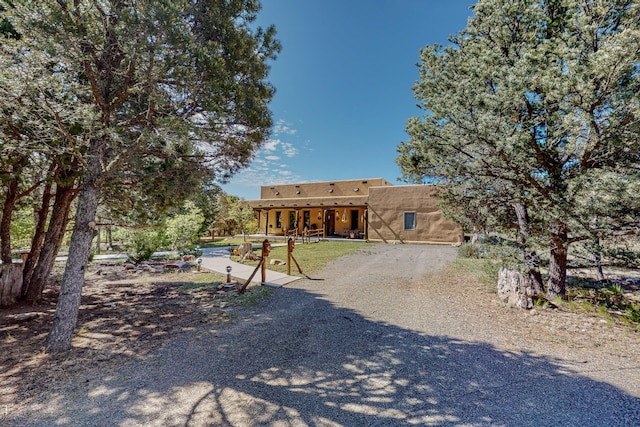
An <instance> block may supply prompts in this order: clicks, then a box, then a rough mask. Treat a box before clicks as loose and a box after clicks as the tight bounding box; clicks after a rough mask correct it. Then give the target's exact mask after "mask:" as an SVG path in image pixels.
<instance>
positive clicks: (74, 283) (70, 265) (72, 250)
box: [46, 172, 99, 353]
mask: <svg viewBox="0 0 640 427" xmlns="http://www.w3.org/2000/svg"><path fill="white" fill-rule="evenodd" d="M98 196H99V192H98V188H97V187H96V185H95V177H94V176H92V174H91V172H86V173H85V177H84V182H83V185H82V192H81V194H80V198H79V199H78V210H77V212H76V218H75V220H76V222H75V225H74V227H73V233H72V234H71V243H70V245H69V256H68V258H67V264H66V266H65V270H64V275H63V277H62V285H61V288H60V296H59V298H58V305H57V307H56V313H55V316H54V319H53V326H52V327H51V332H50V333H49V337H48V338H47V348H46V350H47V351H48V352H53V353H55V352H62V351H67V350H69V349H71V340H72V338H73V332H74V330H75V327H76V322H77V321H78V311H79V309H80V298H81V296H82V285H83V284H84V275H85V272H86V268H87V264H88V262H89V253H90V252H91V241H92V240H93V237H94V235H95V233H94V227H95V215H96V211H97V208H98Z"/></svg>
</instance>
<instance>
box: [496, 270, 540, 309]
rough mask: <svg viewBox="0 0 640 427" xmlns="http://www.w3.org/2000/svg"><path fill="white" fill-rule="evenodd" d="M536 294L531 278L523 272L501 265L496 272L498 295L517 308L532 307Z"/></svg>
mask: <svg viewBox="0 0 640 427" xmlns="http://www.w3.org/2000/svg"><path fill="white" fill-rule="evenodd" d="M535 295H536V292H535V289H534V287H533V286H532V283H531V279H529V277H528V276H525V275H524V274H522V273H520V272H518V271H515V270H509V269H508V268H505V267H502V268H500V271H499V272H498V297H500V299H502V301H504V302H506V303H507V304H509V305H512V306H514V307H518V308H524V309H531V308H533V297H534V296H535Z"/></svg>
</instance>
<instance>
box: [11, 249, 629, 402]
mask: <svg viewBox="0 0 640 427" xmlns="http://www.w3.org/2000/svg"><path fill="white" fill-rule="evenodd" d="M164 264H165V263H164V262H156V263H152V264H151V265H150V269H149V271H141V270H126V269H125V268H124V266H123V264H122V263H114V262H94V263H92V264H91V265H90V267H89V270H88V272H87V276H86V282H85V287H84V291H83V298H82V305H81V309H80V315H79V319H78V329H77V331H76V336H75V338H74V341H73V349H72V350H71V351H70V352H67V353H65V354H62V355H50V354H46V353H44V351H43V346H44V343H45V340H46V336H47V333H48V331H49V328H50V327H51V322H52V318H53V315H54V312H55V306H56V298H57V293H58V291H59V288H58V285H57V282H56V284H54V285H53V286H52V287H50V288H48V289H47V290H46V291H45V294H44V299H43V301H42V304H40V305H38V306H20V307H16V308H12V309H2V310H0V383H1V384H2V390H3V393H2V394H1V395H0V409H2V408H7V407H13V408H15V407H19V406H20V405H23V404H24V403H25V402H29V401H30V399H38V398H39V396H41V395H42V394H43V393H44V392H46V390H51V389H54V388H55V386H56V383H58V382H60V381H62V380H61V378H84V379H86V381H89V380H90V378H91V376H92V372H93V373H96V375H97V373H98V372H99V371H101V370H103V369H105V368H108V367H112V366H117V365H120V364H124V363H127V362H130V361H132V360H135V359H139V358H143V357H144V356H145V355H147V354H149V353H150V352H152V351H153V350H154V349H156V348H158V347H159V346H160V345H161V344H164V343H165V342H167V341H168V340H169V339H170V338H172V337H175V336H177V335H178V334H181V333H183V332H186V331H191V330H194V329H196V328H198V327H199V325H201V324H202V323H207V324H209V325H212V324H213V325H215V324H223V323H224V322H227V321H230V320H233V319H234V318H235V317H236V316H237V315H238V310H239V309H238V308H237V306H238V304H237V301H236V300H235V299H234V297H233V295H232V294H231V293H224V292H221V291H219V290H218V289H217V287H218V285H219V284H220V282H222V281H224V277H223V276H222V275H219V274H213V273H205V272H197V271H195V269H191V270H189V271H182V272H175V271H173V272H172V271H167V270H166V269H164V268H163V266H164ZM450 273H451V270H447V271H445V272H444V273H439V274H440V275H441V276H442V277H441V278H440V279H437V278H436V279H434V283H441V286H439V287H438V288H435V289H433V290H432V292H436V293H437V292H447V294H448V295H449V294H450V298H451V301H452V302H453V301H456V304H464V306H465V307H468V310H469V312H481V316H482V317H489V318H491V319H492V320H491V321H492V322H495V324H496V326H497V327H501V326H498V325H501V323H503V322H502V321H504V323H505V325H502V326H504V327H505V328H506V327H508V326H507V324H510V325H511V327H513V328H514V329H516V330H517V331H519V332H517V333H516V332H514V340H517V339H518V338H517V336H518V334H520V333H523V334H524V333H525V332H523V331H527V330H528V331H529V332H527V333H528V334H529V335H533V336H535V340H536V341H538V342H543V343H544V342H545V341H546V342H557V343H562V344H563V345H566V346H567V348H573V349H578V348H583V349H590V348H598V347H600V346H603V345H605V344H606V346H607V348H608V349H609V350H608V351H609V352H611V353H624V352H628V351H629V344H630V343H631V348H637V347H636V346H637V344H638V343H639V342H640V335H639V334H640V333H639V332H638V330H637V328H634V327H631V326H628V325H621V324H612V323H611V319H609V320H606V319H603V318H601V317H597V316H594V315H593V314H589V313H576V312H570V311H567V310H566V309H565V310H559V309H555V308H542V307H538V308H536V309H535V310H534V311H530V312H522V313H521V314H517V315H515V312H514V310H515V309H509V308H506V307H505V306H504V304H502V303H501V302H499V301H498V299H497V295H495V293H492V292H490V291H489V290H488V289H487V286H486V285H480V284H471V283H468V282H467V283H457V282H456V283H451V278H452V276H451V274H450ZM456 280H457V279H456ZM630 286H633V284H631V285H630ZM265 289H267V288H261V287H253V288H249V290H250V291H252V292H253V293H254V294H257V293H260V292H264V290H265ZM452 289H458V290H457V291H452ZM626 291H630V292H633V293H638V292H639V291H638V289H637V288H633V289H631V288H629V289H626ZM29 313H33V316H34V317H32V318H29V319H27V320H21V316H24V315H25V314H29ZM27 317H29V316H27ZM513 322H515V323H513ZM517 323H522V324H521V325H519V326H518V327H515V324H517ZM543 335H544V336H543ZM523 339H524V338H523ZM2 410H4V409H2Z"/></svg>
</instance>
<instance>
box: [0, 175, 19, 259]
mask: <svg viewBox="0 0 640 427" xmlns="http://www.w3.org/2000/svg"><path fill="white" fill-rule="evenodd" d="M16 200H18V179H17V178H14V179H12V180H11V181H9V184H8V185H7V192H6V195H5V198H4V206H3V207H2V219H1V220H0V260H1V261H2V263H3V264H11V263H12V262H13V261H12V260H11V215H12V214H13V208H14V207H15V205H16Z"/></svg>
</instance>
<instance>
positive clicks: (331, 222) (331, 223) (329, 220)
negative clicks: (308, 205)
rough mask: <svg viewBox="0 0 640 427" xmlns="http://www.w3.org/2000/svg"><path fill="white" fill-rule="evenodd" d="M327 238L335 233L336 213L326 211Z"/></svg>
mask: <svg viewBox="0 0 640 427" xmlns="http://www.w3.org/2000/svg"><path fill="white" fill-rule="evenodd" d="M325 221H326V230H327V236H333V234H334V233H335V231H336V211H334V210H328V211H327V217H326V220H325Z"/></svg>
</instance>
